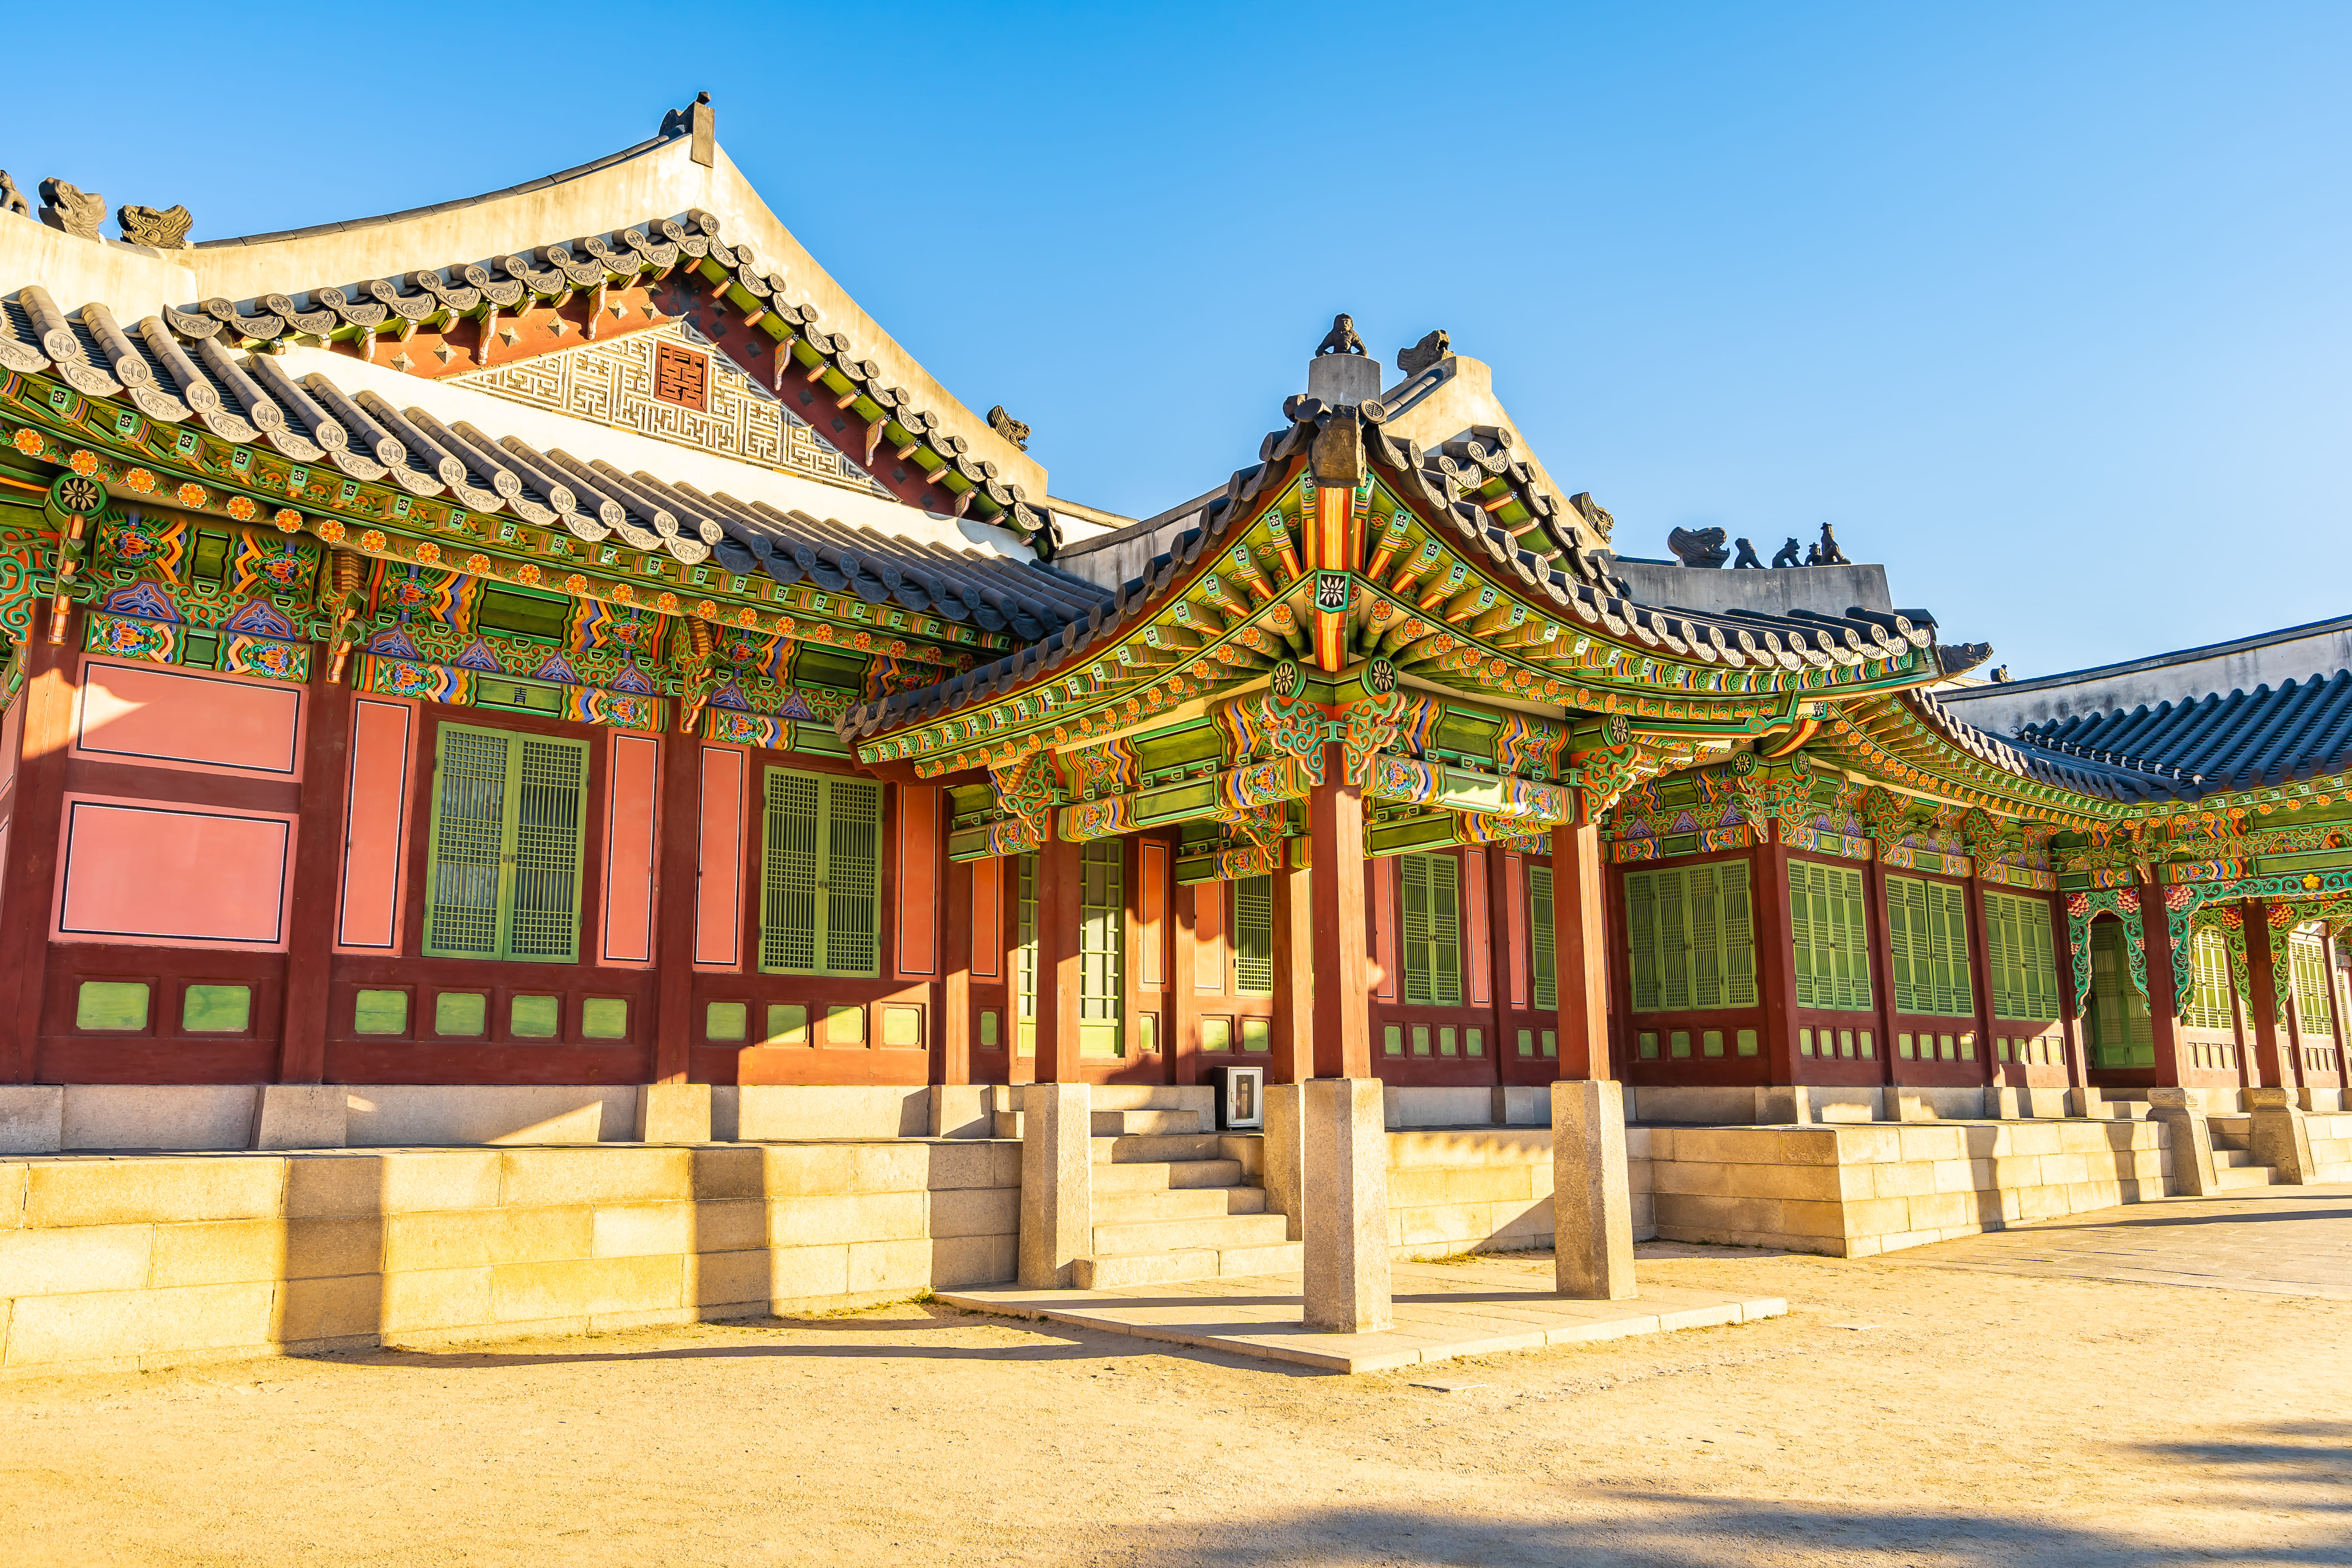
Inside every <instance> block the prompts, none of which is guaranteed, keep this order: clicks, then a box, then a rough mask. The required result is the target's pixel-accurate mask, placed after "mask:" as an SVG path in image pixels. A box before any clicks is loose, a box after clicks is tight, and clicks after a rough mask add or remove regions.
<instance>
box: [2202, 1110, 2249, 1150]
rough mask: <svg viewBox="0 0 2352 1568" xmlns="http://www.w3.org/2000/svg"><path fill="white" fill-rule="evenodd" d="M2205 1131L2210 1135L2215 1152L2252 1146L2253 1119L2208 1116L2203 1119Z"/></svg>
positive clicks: (2246, 1117) (2247, 1117)
mask: <svg viewBox="0 0 2352 1568" xmlns="http://www.w3.org/2000/svg"><path fill="white" fill-rule="evenodd" d="M2205 1131H2207V1132H2209V1133H2210V1134H2211V1135H2212V1138H2213V1147H2214V1149H2215V1150H2216V1151H2220V1150H2222V1149H2251V1148H2252V1147H2253V1146H2254V1119H2253V1118H2252V1117H2251V1116H2209V1117H2207V1118H2206V1119H2205Z"/></svg>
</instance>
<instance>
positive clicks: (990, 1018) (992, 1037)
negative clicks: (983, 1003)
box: [980, 1007, 1003, 1051]
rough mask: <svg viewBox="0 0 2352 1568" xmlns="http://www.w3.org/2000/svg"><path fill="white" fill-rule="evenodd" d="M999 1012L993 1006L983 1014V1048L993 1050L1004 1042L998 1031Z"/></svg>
mask: <svg viewBox="0 0 2352 1568" xmlns="http://www.w3.org/2000/svg"><path fill="white" fill-rule="evenodd" d="M997 1028H998V1025H997V1013H996V1009H995V1008H993V1007H991V1008H989V1009H988V1010H987V1011H985V1012H983V1013H982V1014H981V1016H980V1044H981V1048H982V1050H990V1051H992V1050H995V1049H996V1048H997V1047H999V1046H1001V1045H1003V1038H1002V1037H1000V1036H999V1035H998V1033H997Z"/></svg>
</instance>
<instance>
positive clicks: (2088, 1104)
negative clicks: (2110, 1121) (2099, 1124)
mask: <svg viewBox="0 0 2352 1568" xmlns="http://www.w3.org/2000/svg"><path fill="white" fill-rule="evenodd" d="M2106 1113H2107V1102H2106V1096H2105V1093H2104V1092H2103V1091H2101V1090H2099V1089H2068V1090H2067V1091H2066V1114H2067V1115H2069V1116H2077V1117H2081V1116H2087V1117H2093V1118H2098V1117H2104V1116H2105V1115H2106Z"/></svg>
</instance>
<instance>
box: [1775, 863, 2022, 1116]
mask: <svg viewBox="0 0 2352 1568" xmlns="http://www.w3.org/2000/svg"><path fill="white" fill-rule="evenodd" d="M1862 883H1863V886H1864V888H1865V889H1868V892H1869V898H1868V903H1869V906H1870V907H1869V910H1867V912H1866V914H1865V916H1864V919H1865V920H1866V921H1867V922H1868V924H1869V928H1870V1000H1871V1011H1872V1015H1873V1016H1874V1017H1876V1018H1877V1020H1878V1090H1879V1097H1880V1099H1881V1100H1885V1107H1884V1109H1885V1114H1886V1117H1887V1119H1888V1120H1889V1121H1892V1120H1894V1118H1895V1111H1896V1106H1895V1102H1894V1101H1893V1100H1888V1099H1886V1097H1887V1095H1888V1094H1889V1092H1890V1091H1891V1090H1893V1089H1894V1088H1895V1085H1896V1084H1897V1083H1898V1082H1899V1081H1900V1079H1899V1078H1898V1077H1897V1075H1898V1074H1900V1073H1901V1071H1902V1070H1903V1058H1902V1057H1900V1056H1899V1055H1897V1054H1896V1052H1895V910H1894V909H1893V907H1892V906H1891V905H1890V904H1889V903H1888V902H1887V900H1886V862H1885V860H1883V859H1881V858H1879V853H1878V840H1876V839H1872V840H1871V841H1870V864H1869V866H1868V867H1866V868H1864V872H1863V878H1862ZM1981 934H1982V933H1981V931H1979V939H1980V938H1981ZM1977 951H1978V952H1983V951H1984V944H1983V942H1982V941H1981V940H1978V941H1977ZM1788 963H1789V970H1788V973H1789V976H1790V985H1791V987H1793V986H1794V984H1795V982H1796V973H1797V959H1796V952H1795V941H1794V939H1793V937H1792V938H1791V939H1790V952H1789V959H1788ZM1979 1038H1982V1036H1981V1034H1979ZM1991 1049H1992V1047H1990V1045H1988V1046H1987V1047H1985V1050H1986V1052H1987V1054H1988V1055H1989V1054H1990V1052H1991Z"/></svg>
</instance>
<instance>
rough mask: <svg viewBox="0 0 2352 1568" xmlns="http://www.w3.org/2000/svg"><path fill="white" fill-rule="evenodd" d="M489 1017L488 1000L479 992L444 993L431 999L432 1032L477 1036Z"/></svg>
mask: <svg viewBox="0 0 2352 1568" xmlns="http://www.w3.org/2000/svg"><path fill="white" fill-rule="evenodd" d="M489 1016H490V999H489V998H488V996H485V995H484V994H482V993H480V992H479V991H444V992H442V993H441V994H439V995H437V996H436V997H434V998H433V1032H434V1033H435V1034H436V1035H478V1034H480V1033H481V1032H482V1030H483V1028H484V1027H485V1026H487V1025H488V1022H489Z"/></svg>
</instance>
